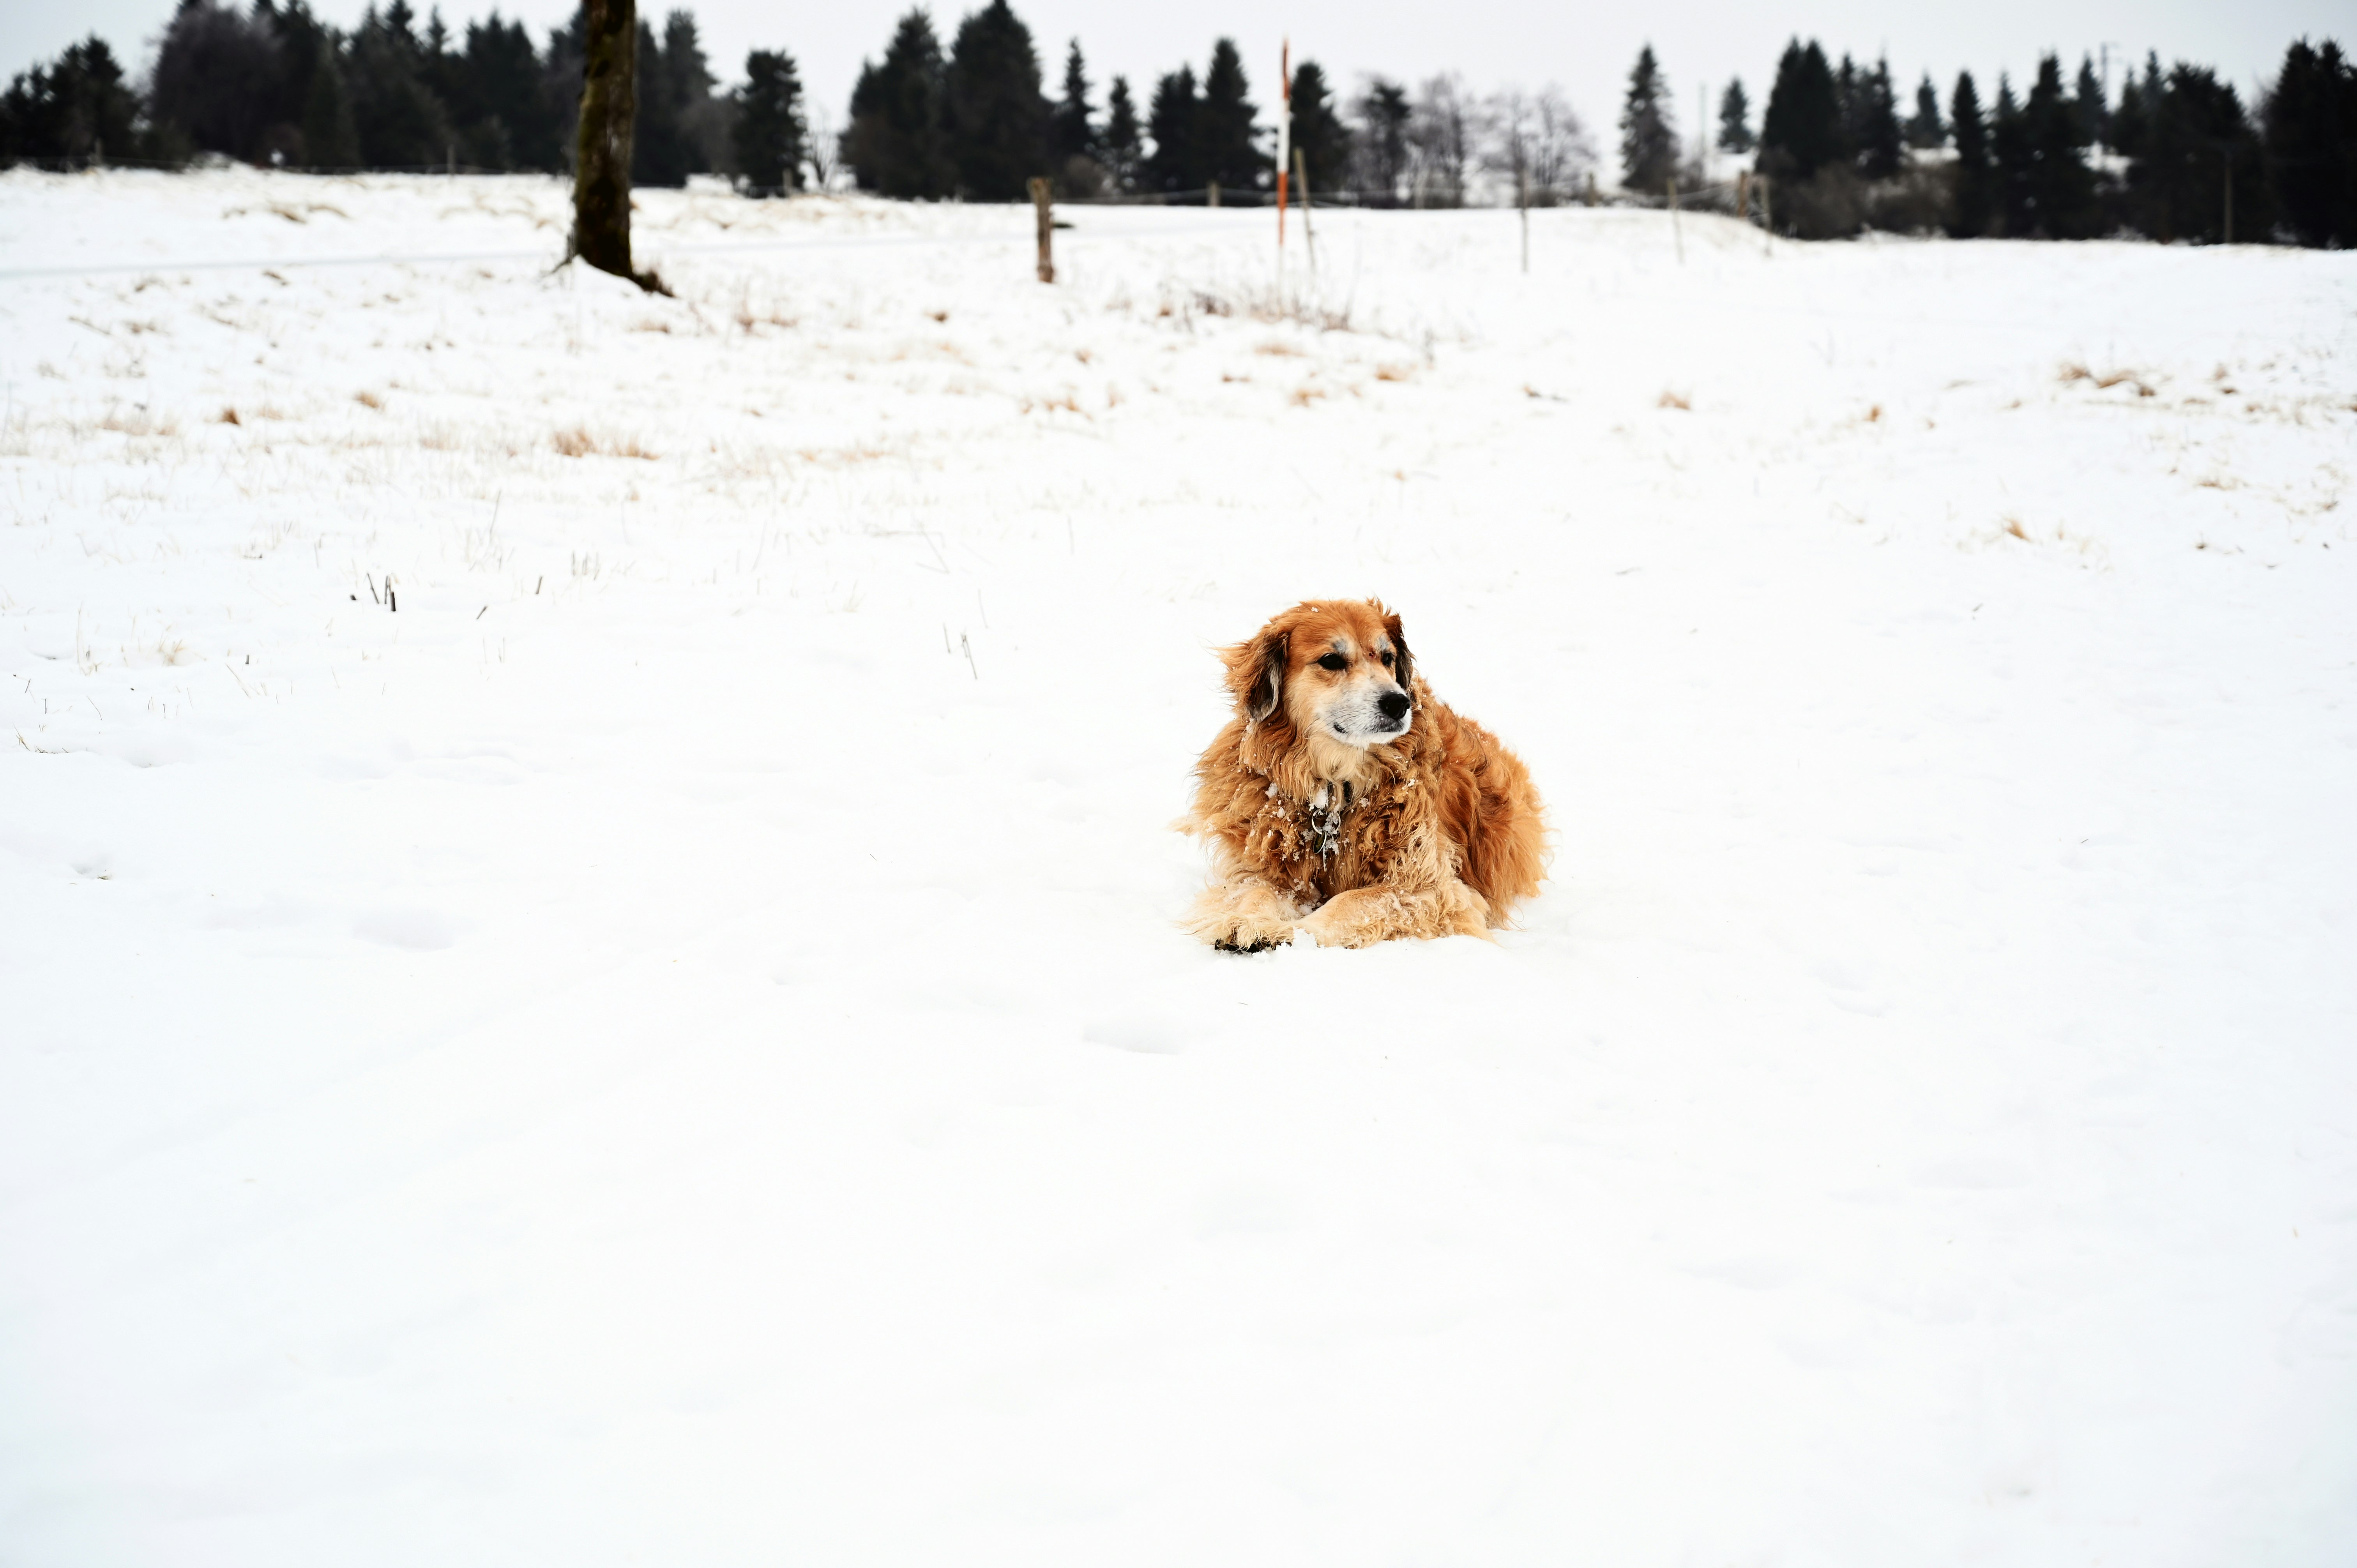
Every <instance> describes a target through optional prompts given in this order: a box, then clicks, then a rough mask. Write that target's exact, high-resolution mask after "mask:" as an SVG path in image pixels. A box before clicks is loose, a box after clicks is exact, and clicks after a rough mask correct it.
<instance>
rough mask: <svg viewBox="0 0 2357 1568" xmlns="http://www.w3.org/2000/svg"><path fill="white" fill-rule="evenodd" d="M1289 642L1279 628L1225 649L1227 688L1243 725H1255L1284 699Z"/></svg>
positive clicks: (1272, 711) (1273, 710) (1289, 652)
mask: <svg viewBox="0 0 2357 1568" xmlns="http://www.w3.org/2000/svg"><path fill="white" fill-rule="evenodd" d="M1291 654H1292V649H1291V644H1290V642H1289V640H1288V639H1287V637H1286V633H1284V632H1282V631H1264V632H1262V633H1261V634H1260V635H1259V636H1258V637H1255V638H1254V639H1252V640H1251V641H1250V642H1240V643H1238V644H1236V646H1235V647H1233V648H1231V649H1229V650H1227V653H1226V659H1227V665H1228V690H1229V691H1231V692H1232V693H1235V698H1236V711H1237V712H1238V713H1240V714H1243V716H1244V722H1245V723H1246V724H1254V725H1256V724H1258V723H1260V722H1261V721H1262V720H1263V719H1265V718H1266V717H1268V715H1269V714H1273V713H1275V712H1276V706H1277V704H1278V703H1281V702H1283V701H1284V700H1285V666H1286V660H1287V659H1288V658H1290V657H1291Z"/></svg>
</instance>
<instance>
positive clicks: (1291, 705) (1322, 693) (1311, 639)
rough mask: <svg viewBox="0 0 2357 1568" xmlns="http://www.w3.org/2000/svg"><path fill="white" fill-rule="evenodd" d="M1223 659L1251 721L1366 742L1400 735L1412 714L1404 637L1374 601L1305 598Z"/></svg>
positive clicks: (1397, 622) (1238, 704)
mask: <svg viewBox="0 0 2357 1568" xmlns="http://www.w3.org/2000/svg"><path fill="white" fill-rule="evenodd" d="M1221 658H1222V660H1224V661H1225V662H1226V664H1227V667H1228V690H1229V691H1230V692H1232V693H1234V694H1235V699H1236V711H1237V712H1238V713H1239V714H1243V718H1244V721H1245V723H1247V724H1249V725H1255V726H1257V725H1265V724H1269V723H1272V722H1281V723H1285V724H1288V725H1291V726H1292V728H1294V729H1295V730H1297V731H1298V732H1299V733H1300V734H1302V735H1305V736H1310V735H1316V736H1326V737H1327V738H1329V739H1331V740H1337V741H1340V742H1342V743H1343V744H1344V745H1346V746H1380V745H1382V744H1383V743H1384V742H1385V741H1393V740H1397V739H1398V738H1399V737H1400V736H1404V735H1405V734H1406V733H1407V732H1408V726H1409V725H1412V724H1413V723H1415V692H1414V688H1413V686H1412V685H1411V682H1412V680H1413V679H1414V676H1413V672H1412V670H1411V666H1410V663H1409V657H1408V650H1407V639H1406V638H1405V637H1403V636H1402V635H1401V633H1400V618H1399V617H1398V616H1396V615H1394V614H1393V613H1392V612H1391V611H1389V610H1387V609H1385V608H1384V607H1383V603H1382V601H1380V600H1377V599H1363V600H1362V599H1311V600H1308V601H1305V602H1304V603H1301V604H1297V605H1296V606H1294V607H1292V608H1291V609H1289V610H1286V612H1285V613H1284V614H1282V615H1280V616H1278V617H1276V618H1275V619H1274V620H1272V621H1270V622H1269V623H1268V624H1267V625H1266V626H1265V627H1263V628H1260V631H1259V633H1258V635H1256V636H1254V638H1253V639H1252V640H1251V641H1249V642H1240V643H1238V644H1236V646H1234V647H1233V648H1230V649H1227V650H1223V651H1222V654H1221Z"/></svg>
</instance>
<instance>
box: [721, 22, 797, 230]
mask: <svg viewBox="0 0 2357 1568" xmlns="http://www.w3.org/2000/svg"><path fill="white" fill-rule="evenodd" d="M733 130H734V140H735V143H736V152H737V172H738V173H740V174H742V175H743V176H744V177H745V184H746V187H747V188H748V189H749V190H750V191H752V193H753V194H755V195H757V196H782V195H784V194H785V193H786V192H788V191H790V190H800V189H801V188H802V143H803V138H804V135H805V128H804V126H803V124H802V78H801V77H800V76H799V75H798V74H797V73H796V72H795V70H794V57H793V56H791V55H790V54H788V53H786V51H785V50H783V49H779V50H776V51H774V52H772V51H770V50H769V49H755V50H753V51H752V52H751V53H749V54H748V55H747V56H746V57H745V85H744V86H742V87H740V88H738V89H737V124H736V125H735V126H734V127H733Z"/></svg>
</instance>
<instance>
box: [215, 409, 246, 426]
mask: <svg viewBox="0 0 2357 1568" xmlns="http://www.w3.org/2000/svg"><path fill="white" fill-rule="evenodd" d="M213 423H214V424H244V423H245V421H243V420H242V419H240V418H239V417H238V416H237V410H235V409H233V408H225V409H222V410H221V413H219V414H217V415H215V416H214V418H213Z"/></svg>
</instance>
